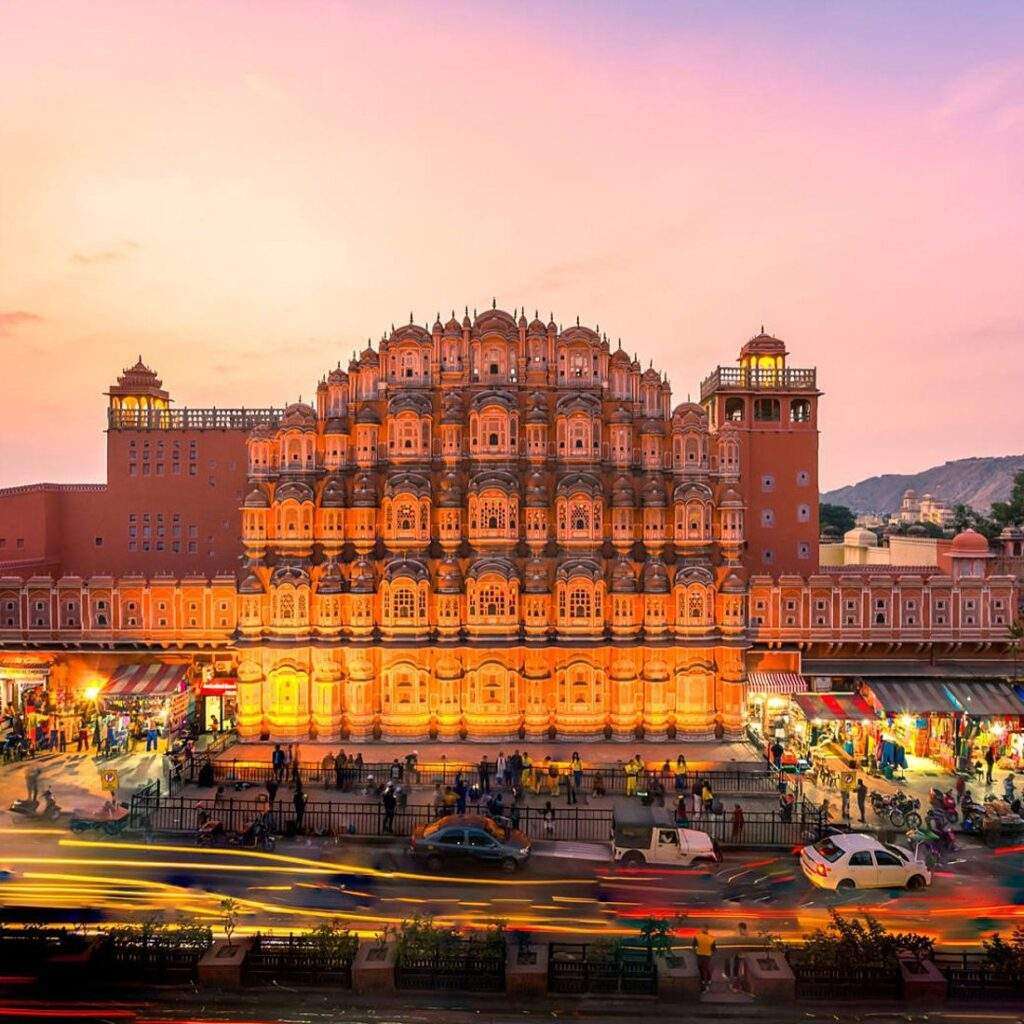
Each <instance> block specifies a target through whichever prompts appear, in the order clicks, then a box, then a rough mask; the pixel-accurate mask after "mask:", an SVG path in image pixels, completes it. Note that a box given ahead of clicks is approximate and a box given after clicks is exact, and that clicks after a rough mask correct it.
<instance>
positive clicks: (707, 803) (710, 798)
mask: <svg viewBox="0 0 1024 1024" xmlns="http://www.w3.org/2000/svg"><path fill="white" fill-rule="evenodd" d="M700 802H701V804H702V805H703V807H704V817H705V818H710V817H711V805H712V804H713V803H714V802H715V794H714V791H713V790H712V789H711V783H710V782H708V780H707V779H705V780H704V782H703V783H702V785H701V787H700Z"/></svg>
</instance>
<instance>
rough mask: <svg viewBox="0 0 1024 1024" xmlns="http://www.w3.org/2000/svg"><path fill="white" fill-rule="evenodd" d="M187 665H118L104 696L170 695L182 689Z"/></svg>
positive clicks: (105, 688) (185, 678) (104, 691)
mask: <svg viewBox="0 0 1024 1024" xmlns="http://www.w3.org/2000/svg"><path fill="white" fill-rule="evenodd" d="M187 679H188V665H158V664H149V665H118V666H117V669H116V670H115V672H114V674H113V675H112V676H111V677H110V681H109V682H108V683H107V685H106V686H104V687H103V694H102V695H103V696H104V697H170V696H171V695H173V694H175V693H179V692H180V691H181V690H183V689H184V687H185V684H186V680H187Z"/></svg>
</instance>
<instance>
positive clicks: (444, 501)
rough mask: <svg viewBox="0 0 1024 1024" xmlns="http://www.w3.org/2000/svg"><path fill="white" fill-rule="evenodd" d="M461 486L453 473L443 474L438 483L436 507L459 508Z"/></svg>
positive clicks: (461, 499)
mask: <svg viewBox="0 0 1024 1024" xmlns="http://www.w3.org/2000/svg"><path fill="white" fill-rule="evenodd" d="M462 502H463V491H462V485H461V484H460V483H459V477H458V475H457V474H456V473H455V472H454V471H449V472H447V473H445V474H444V475H443V476H442V477H441V479H440V481H439V482H438V493H437V505H438V507H439V508H461V507H462Z"/></svg>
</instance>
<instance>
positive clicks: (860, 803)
mask: <svg viewBox="0 0 1024 1024" xmlns="http://www.w3.org/2000/svg"><path fill="white" fill-rule="evenodd" d="M961 781H962V780H961ZM856 793H857V813H858V814H859V815H860V820H861V824H864V808H865V807H866V806H867V801H868V787H867V786H866V785H865V784H864V780H863V779H862V778H858V779H857V789H856Z"/></svg>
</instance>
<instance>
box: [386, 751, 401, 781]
mask: <svg viewBox="0 0 1024 1024" xmlns="http://www.w3.org/2000/svg"><path fill="white" fill-rule="evenodd" d="M388 778H389V779H390V780H391V781H392V782H395V783H397V782H401V781H402V765H401V763H400V762H399V760H398V758H397V757H396V758H394V759H393V760H392V761H391V764H390V766H389V767H388Z"/></svg>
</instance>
